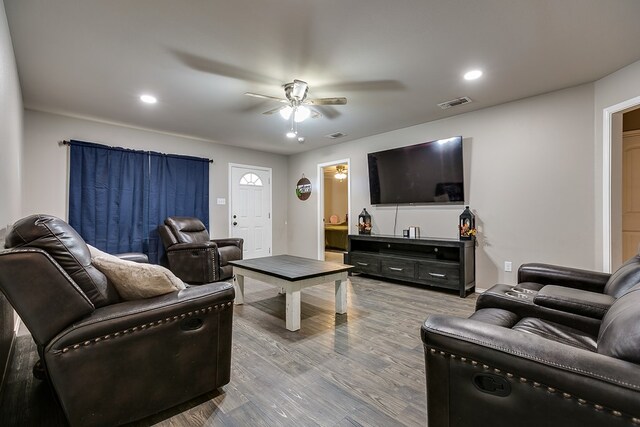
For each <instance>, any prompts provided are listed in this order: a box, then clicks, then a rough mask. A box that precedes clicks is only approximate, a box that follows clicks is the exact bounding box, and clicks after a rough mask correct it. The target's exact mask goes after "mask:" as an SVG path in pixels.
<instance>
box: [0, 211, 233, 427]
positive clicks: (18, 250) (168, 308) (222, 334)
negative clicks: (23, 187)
mask: <svg viewBox="0 0 640 427" xmlns="http://www.w3.org/2000/svg"><path fill="white" fill-rule="evenodd" d="M5 247H7V248H10V249H9V250H6V251H2V252H0V290H1V291H2V292H3V293H4V294H5V295H6V297H7V299H8V300H9V302H10V303H11V305H12V306H13V308H14V309H15V310H16V311H17V312H18V314H19V316H20V318H21V319H22V321H23V322H24V324H25V325H26V326H27V328H28V329H29V331H30V332H31V334H32V336H33V339H34V341H35V343H36V345H37V349H38V352H39V355H40V360H41V362H42V367H43V369H44V371H45V374H46V378H47V380H48V382H49V384H50V385H51V388H52V390H53V392H54V393H55V395H56V396H57V398H58V401H59V402H60V405H61V406H62V409H63V411H64V413H65V415H66V416H67V419H68V421H69V423H70V424H71V425H72V426H75V425H77V426H112V425H119V424H124V423H128V422H131V421H134V420H137V419H140V418H143V417H146V416H148V415H151V414H154V413H157V412H159V411H162V410H164V409H167V408H169V407H172V406H174V405H177V404H179V403H182V402H184V401H187V400H190V399H192V398H194V397H196V396H198V395H200V394H203V393H206V392H208V391H211V390H214V389H216V388H218V387H221V386H222V385H224V384H226V383H228V382H229V376H230V369H231V333H232V330H231V328H232V317H233V299H234V290H233V287H232V285H231V284H229V283H224V282H220V283H212V284H206V285H203V286H198V287H188V288H187V289H184V290H181V291H176V292H172V293H168V294H165V295H161V296H158V297H154V298H148V299H143V300H136V301H121V300H120V297H119V295H118V293H117V291H116V290H115V288H113V286H112V285H111V284H110V283H109V282H108V280H107V279H106V277H105V276H104V275H103V274H102V273H101V272H100V271H99V270H97V269H96V268H94V267H93V266H92V265H91V259H90V253H89V250H88V248H87V245H86V244H85V242H84V240H83V239H82V238H81V237H80V236H79V235H78V234H77V233H76V232H75V230H73V228H71V227H70V226H69V225H68V224H66V223H65V222H64V221H62V220H60V219H58V218H55V217H52V216H47V215H32V216H30V217H27V218H24V219H22V220H20V221H18V222H16V223H15V224H14V225H13V227H12V228H11V230H10V231H9V233H8V234H7V236H6V241H5ZM138 259H139V258H138Z"/></svg>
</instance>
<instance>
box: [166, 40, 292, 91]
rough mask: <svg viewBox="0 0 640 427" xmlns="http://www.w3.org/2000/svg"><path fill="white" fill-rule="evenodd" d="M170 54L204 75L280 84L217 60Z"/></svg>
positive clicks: (180, 52) (272, 79)
mask: <svg viewBox="0 0 640 427" xmlns="http://www.w3.org/2000/svg"><path fill="white" fill-rule="evenodd" d="M170 52H171V53H172V54H173V55H174V56H175V57H176V58H177V59H178V60H179V61H180V62H182V63H183V64H184V65H186V66H187V67H189V68H192V69H194V70H198V71H202V72H204V73H211V74H216V75H218V76H223V77H230V78H233V79H238V80H245V81H248V82H256V83H262V84H280V80H278V79H274V78H273V77H269V76H264V75H262V74H260V73H256V72H255V71H252V70H246V69H244V68H241V67H237V66H235V65H232V64H227V63H224V62H221V61H216V60H215V59H210V58H206V57H204V56H198V55H193V54H191V53H188V52H185V51H180V50H176V49H170Z"/></svg>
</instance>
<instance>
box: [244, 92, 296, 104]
mask: <svg viewBox="0 0 640 427" xmlns="http://www.w3.org/2000/svg"><path fill="white" fill-rule="evenodd" d="M244 94H245V95H247V96H252V97H254V98H262V99H271V100H273V101H278V102H283V103H285V104H288V103H289V101H287V100H286V99H284V98H278V97H277V96H269V95H262V94H259V93H253V92H245V93H244Z"/></svg>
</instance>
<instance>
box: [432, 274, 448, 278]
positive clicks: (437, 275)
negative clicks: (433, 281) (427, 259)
mask: <svg viewBox="0 0 640 427" xmlns="http://www.w3.org/2000/svg"><path fill="white" fill-rule="evenodd" d="M429 276H431V277H440V278H441V279H444V278H445V277H447V275H446V274H440V273H429Z"/></svg>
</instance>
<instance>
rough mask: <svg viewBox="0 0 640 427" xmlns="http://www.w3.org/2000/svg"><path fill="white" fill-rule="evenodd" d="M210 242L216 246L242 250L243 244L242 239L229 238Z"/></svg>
mask: <svg viewBox="0 0 640 427" xmlns="http://www.w3.org/2000/svg"><path fill="white" fill-rule="evenodd" d="M211 241H212V242H214V243H215V244H217V245H218V246H220V247H222V246H237V247H239V248H240V250H242V245H243V243H244V239H240V238H234V237H229V238H226V239H211Z"/></svg>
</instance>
